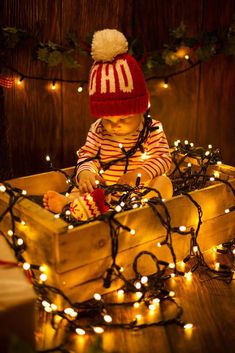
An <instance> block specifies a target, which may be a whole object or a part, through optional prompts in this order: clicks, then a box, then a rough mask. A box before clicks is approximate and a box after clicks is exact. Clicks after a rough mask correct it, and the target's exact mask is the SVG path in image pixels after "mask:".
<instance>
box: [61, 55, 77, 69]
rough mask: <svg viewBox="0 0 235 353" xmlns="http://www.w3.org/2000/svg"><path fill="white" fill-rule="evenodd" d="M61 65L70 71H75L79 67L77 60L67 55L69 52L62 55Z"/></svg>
mask: <svg viewBox="0 0 235 353" xmlns="http://www.w3.org/2000/svg"><path fill="white" fill-rule="evenodd" d="M63 63H64V65H65V66H66V67H68V68H70V69H73V68H74V69H76V68H77V67H79V66H80V65H79V64H78V62H77V60H75V59H74V58H73V57H72V56H71V55H69V52H67V53H65V54H64V55H63Z"/></svg>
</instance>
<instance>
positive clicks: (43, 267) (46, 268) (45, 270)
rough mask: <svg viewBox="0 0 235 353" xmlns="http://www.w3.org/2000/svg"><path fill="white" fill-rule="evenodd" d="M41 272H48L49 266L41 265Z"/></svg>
mask: <svg viewBox="0 0 235 353" xmlns="http://www.w3.org/2000/svg"><path fill="white" fill-rule="evenodd" d="M39 270H40V271H41V272H47V270H48V267H47V265H44V264H43V265H41V266H40V267H39Z"/></svg>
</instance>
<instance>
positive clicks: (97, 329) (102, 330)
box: [93, 326, 104, 333]
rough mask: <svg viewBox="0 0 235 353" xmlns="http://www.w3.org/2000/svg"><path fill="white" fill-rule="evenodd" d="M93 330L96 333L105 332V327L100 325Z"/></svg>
mask: <svg viewBox="0 0 235 353" xmlns="http://www.w3.org/2000/svg"><path fill="white" fill-rule="evenodd" d="M93 330H94V332H95V333H103V332H104V329H103V327H99V326H95V327H93Z"/></svg>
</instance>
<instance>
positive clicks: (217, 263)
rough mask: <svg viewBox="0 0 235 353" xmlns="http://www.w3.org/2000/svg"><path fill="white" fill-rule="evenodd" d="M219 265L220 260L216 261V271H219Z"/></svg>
mask: <svg viewBox="0 0 235 353" xmlns="http://www.w3.org/2000/svg"><path fill="white" fill-rule="evenodd" d="M219 267H220V263H219V262H216V263H215V269H216V271H219Z"/></svg>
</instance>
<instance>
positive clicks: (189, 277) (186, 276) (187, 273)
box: [184, 271, 192, 279]
mask: <svg viewBox="0 0 235 353" xmlns="http://www.w3.org/2000/svg"><path fill="white" fill-rule="evenodd" d="M184 277H185V278H187V279H191V278H192V272H191V271H189V272H185V274H184Z"/></svg>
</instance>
